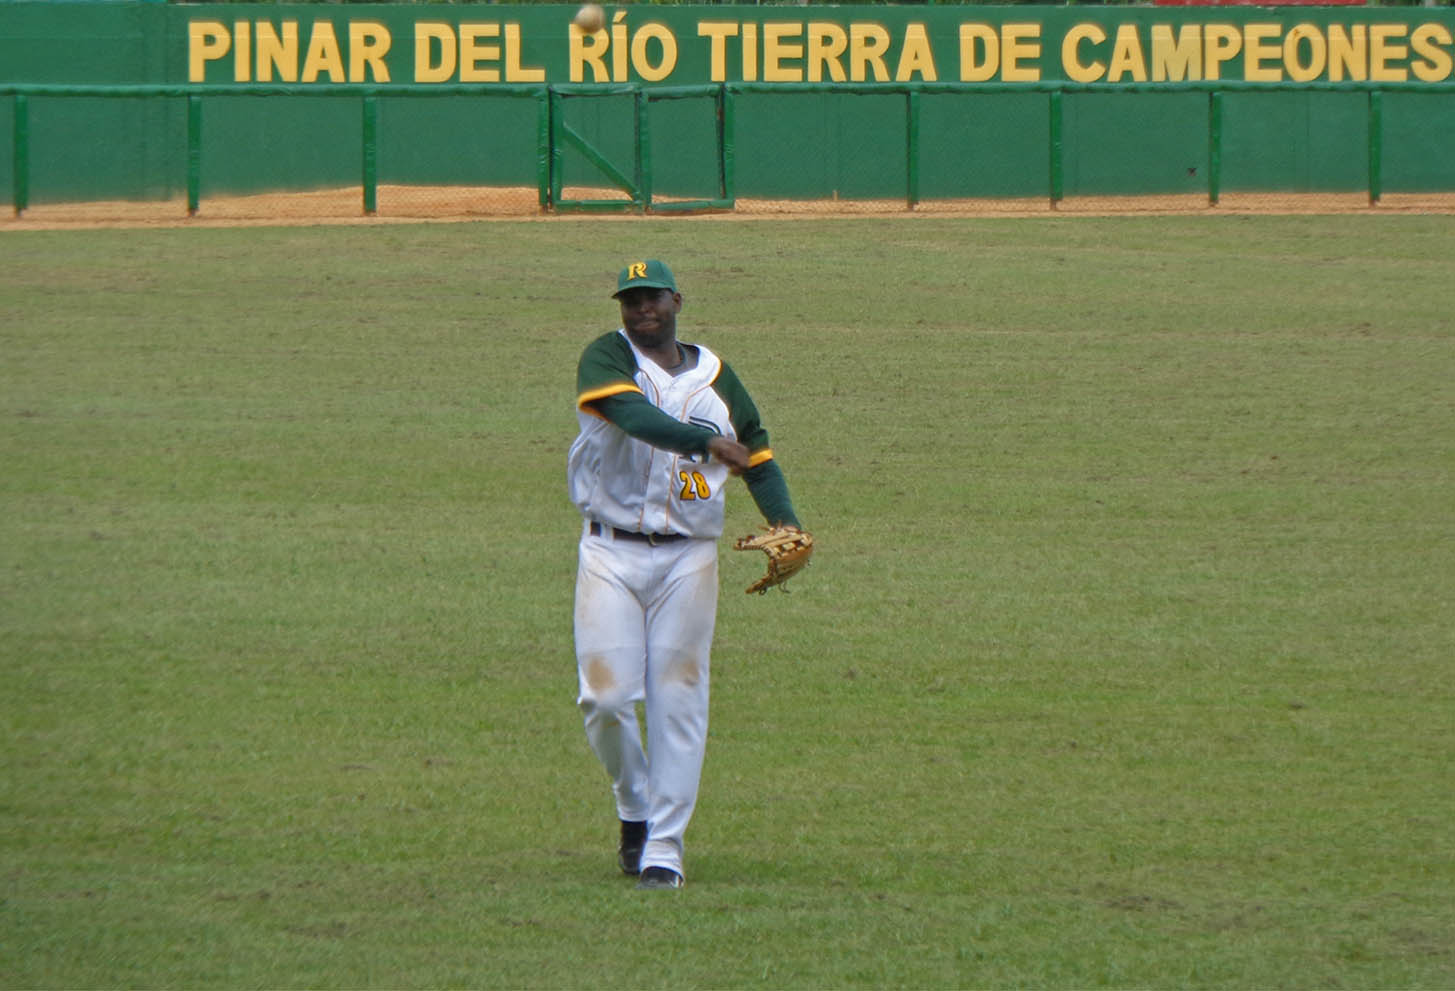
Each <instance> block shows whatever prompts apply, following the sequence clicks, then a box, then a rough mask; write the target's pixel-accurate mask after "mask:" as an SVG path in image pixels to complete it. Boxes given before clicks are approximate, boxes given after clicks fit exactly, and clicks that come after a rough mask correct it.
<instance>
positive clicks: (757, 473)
mask: <svg viewBox="0 0 1455 991" xmlns="http://www.w3.org/2000/svg"><path fill="white" fill-rule="evenodd" d="M712 387H713V388H714V389H716V390H717V394H718V395H719V396H721V397H722V401H723V402H724V403H726V404H727V408H728V415H729V416H731V417H732V421H733V430H734V431H735V432H736V433H737V435H738V440H739V441H741V442H742V443H743V444H744V445H746V446H747V448H748V452H749V455H750V456H751V458H752V461H753V467H751V468H749V469H748V470H747V471H746V472H744V473H743V481H745V482H747V483H748V492H749V494H750V495H752V497H753V502H755V503H757V505H758V512H760V513H762V514H763V519H765V520H767V521H768V522H769V523H775V524H776V523H790V524H792V525H793V526H797V527H801V526H802V525H803V524H801V523H800V522H799V521H798V514H797V513H795V512H794V511H793V500H792V498H790V496H789V494H788V480H787V479H786V478H784V477H783V469H781V468H779V467H778V462H776V461H774V460H773V449H772V447H771V446H769V443H768V431H767V429H766V428H765V427H764V426H763V421H762V418H761V417H759V415H758V407H757V406H756V405H755V404H754V403H753V397H752V396H750V395H748V390H747V389H746V388H744V387H743V383H742V381H741V380H740V379H739V378H738V376H737V373H736V372H734V371H733V370H732V367H731V366H729V365H728V364H727V362H723V366H722V371H721V372H719V373H718V376H717V380H716V381H715V382H713V384H712Z"/></svg>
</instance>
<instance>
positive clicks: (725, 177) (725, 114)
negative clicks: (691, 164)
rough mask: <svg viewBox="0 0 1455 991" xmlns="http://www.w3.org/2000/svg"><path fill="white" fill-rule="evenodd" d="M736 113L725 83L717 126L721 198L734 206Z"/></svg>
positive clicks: (736, 175) (735, 184)
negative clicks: (720, 116)
mask: <svg viewBox="0 0 1455 991" xmlns="http://www.w3.org/2000/svg"><path fill="white" fill-rule="evenodd" d="M737 113H738V102H737V98H736V97H735V96H734V94H733V91H732V90H730V89H728V85H727V83H723V84H722V120H721V121H720V122H719V126H721V127H722V165H721V169H722V198H723V199H725V200H727V201H729V202H730V203H734V204H735V205H736V201H737V195H738V194H737V190H738V174H737V172H738V166H737V149H736V148H735V147H734V144H733V142H734V140H735V139H734V134H735V133H736V130H737V119H736V118H737Z"/></svg>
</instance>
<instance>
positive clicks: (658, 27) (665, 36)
mask: <svg viewBox="0 0 1455 991" xmlns="http://www.w3.org/2000/svg"><path fill="white" fill-rule="evenodd" d="M653 41H655V42H656V43H657V47H658V48H659V49H660V50H661V52H662V57H661V59H659V60H658V61H657V62H652V61H651V60H650V59H648V58H647V52H648V50H649V49H648V48H647V44H648V43H649V42H653ZM632 68H634V69H636V71H637V75H638V76H641V77H642V79H644V80H645V81H647V82H649V83H658V82H661V81H662V80H663V79H666V78H667V77H668V76H670V75H671V74H672V70H673V69H675V68H677V36H676V35H675V34H673V33H672V32H671V30H670V29H669V28H668V27H667V25H665V24H658V23H656V22H653V23H651V24H644V25H642V26H641V27H640V28H638V29H637V32H636V34H634V35H632Z"/></svg>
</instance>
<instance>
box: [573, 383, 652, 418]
mask: <svg viewBox="0 0 1455 991" xmlns="http://www.w3.org/2000/svg"><path fill="white" fill-rule="evenodd" d="M641 391H642V390H641V389H640V388H639V387H638V386H637V385H636V383H634V382H613V383H611V385H604V386H602V387H601V388H600V389H591V390H588V391H586V392H583V393H581V395H579V396H577V397H576V408H577V409H578V410H580V411H581V412H583V413H590V414H591V415H592V416H598V417H599V416H601V414H600V413H598V412H596V409H595V407H593V406H592V405H591V404H592V403H594V402H596V400H598V399H605V398H606V397H607V396H619V395H621V394H622V393H623V392H637V393H640V392H641ZM602 419H605V417H602Z"/></svg>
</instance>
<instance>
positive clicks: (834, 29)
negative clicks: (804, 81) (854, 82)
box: [808, 21, 849, 83]
mask: <svg viewBox="0 0 1455 991" xmlns="http://www.w3.org/2000/svg"><path fill="white" fill-rule="evenodd" d="M848 48H849V33H848V32H847V31H845V30H844V28H843V25H840V24H834V23H832V22H831V21H810V22H809V25H808V81H809V82H811V83H821V82H823V79H824V72H825V70H827V72H828V77H829V79H830V80H831V81H832V82H836V83H842V82H845V81H847V80H848V76H847V75H846V74H845V73H844V63H843V61H842V59H843V57H844V52H846V51H847V50H848Z"/></svg>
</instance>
